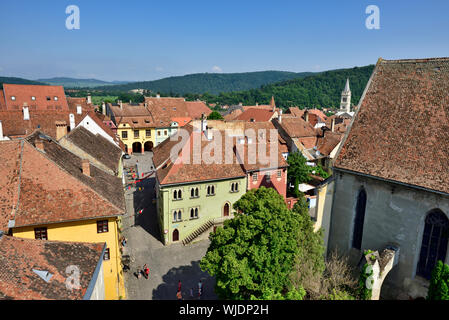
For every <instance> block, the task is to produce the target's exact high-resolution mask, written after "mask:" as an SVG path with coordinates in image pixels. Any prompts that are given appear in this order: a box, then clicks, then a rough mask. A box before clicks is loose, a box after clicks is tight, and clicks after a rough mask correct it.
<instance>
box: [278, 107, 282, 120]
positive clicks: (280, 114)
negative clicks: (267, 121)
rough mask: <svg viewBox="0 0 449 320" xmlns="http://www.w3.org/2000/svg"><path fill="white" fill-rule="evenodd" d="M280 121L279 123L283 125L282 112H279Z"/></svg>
mask: <svg viewBox="0 0 449 320" xmlns="http://www.w3.org/2000/svg"><path fill="white" fill-rule="evenodd" d="M278 121H279V123H282V110H279V116H278Z"/></svg>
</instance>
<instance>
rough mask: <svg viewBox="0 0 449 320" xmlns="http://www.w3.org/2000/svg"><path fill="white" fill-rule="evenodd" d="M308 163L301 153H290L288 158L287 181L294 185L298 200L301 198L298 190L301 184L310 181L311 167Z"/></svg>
mask: <svg viewBox="0 0 449 320" xmlns="http://www.w3.org/2000/svg"><path fill="white" fill-rule="evenodd" d="M306 162H307V160H306V158H304V156H303V155H302V154H301V152H299V151H296V152H293V153H290V154H289V155H288V158H287V163H288V174H287V181H288V183H289V184H293V185H294V190H293V193H294V195H295V197H296V198H299V197H300V195H299V190H298V186H299V184H300V183H304V182H308V181H309V180H310V177H309V172H310V167H309V166H308V165H307V164H306Z"/></svg>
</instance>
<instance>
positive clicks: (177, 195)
mask: <svg viewBox="0 0 449 320" xmlns="http://www.w3.org/2000/svg"><path fill="white" fill-rule="evenodd" d="M181 199H182V191H181V189H179V190H175V191H173V200H181Z"/></svg>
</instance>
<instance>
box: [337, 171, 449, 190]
mask: <svg viewBox="0 0 449 320" xmlns="http://www.w3.org/2000/svg"><path fill="white" fill-rule="evenodd" d="M333 169H334V172H335V174H336V172H338V171H340V172H345V173H350V174H353V175H359V176H362V177H366V178H371V179H374V180H379V181H382V182H388V183H391V184H398V185H401V186H404V187H408V188H412V189H418V190H421V191H427V192H431V193H437V194H440V195H443V196H446V197H447V196H449V193H446V192H443V191H438V190H434V189H429V188H425V187H420V186H417V185H413V184H408V183H405V182H401V181H396V180H389V179H384V178H381V177H376V176H372V175H369V174H366V173H362V172H357V171H352V170H348V169H342V168H336V167H334V168H333Z"/></svg>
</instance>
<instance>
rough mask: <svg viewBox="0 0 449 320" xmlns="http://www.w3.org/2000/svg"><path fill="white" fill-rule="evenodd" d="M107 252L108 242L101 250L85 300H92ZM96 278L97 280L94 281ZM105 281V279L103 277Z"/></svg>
mask: <svg viewBox="0 0 449 320" xmlns="http://www.w3.org/2000/svg"><path fill="white" fill-rule="evenodd" d="M105 252H106V242H105V243H104V245H103V250H102V251H101V256H100V260H98V263H97V266H96V267H95V271H94V274H93V275H92V279H90V282H89V286H88V287H87V289H86V292H85V293H84V296H83V300H90V298H91V297H92V293H93V291H94V289H95V284H96V283H97V278H98V275H99V273H100V270H101V265H102V264H103V257H104V253H105ZM94 280H95V281H94ZM103 283H104V279H103Z"/></svg>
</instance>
